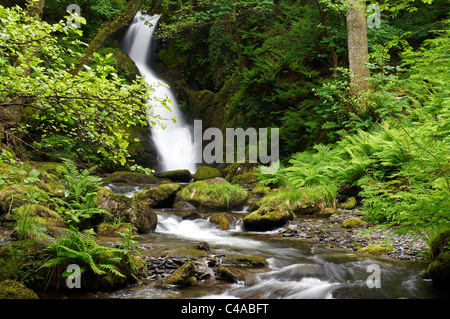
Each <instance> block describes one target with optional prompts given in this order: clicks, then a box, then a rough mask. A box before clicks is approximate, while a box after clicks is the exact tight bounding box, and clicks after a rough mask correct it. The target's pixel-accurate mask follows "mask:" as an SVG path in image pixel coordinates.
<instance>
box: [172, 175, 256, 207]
mask: <svg viewBox="0 0 450 319" xmlns="http://www.w3.org/2000/svg"><path fill="white" fill-rule="evenodd" d="M179 197H180V198H179V199H180V200H182V201H185V202H188V203H190V204H192V205H194V206H195V207H196V208H197V209H199V210H206V211H231V210H234V209H239V208H242V207H243V206H244V205H245V203H246V202H247V199H248V192H247V191H246V190H245V189H243V188H241V187H239V186H237V185H231V184H230V183H228V182H226V181H225V180H224V179H223V178H215V179H213V180H207V181H198V182H194V183H192V184H190V185H188V186H186V187H185V188H184V189H183V190H182V191H181V192H180V193H179Z"/></svg>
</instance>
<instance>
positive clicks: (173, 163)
mask: <svg viewBox="0 0 450 319" xmlns="http://www.w3.org/2000/svg"><path fill="white" fill-rule="evenodd" d="M160 17H161V16H160V15H154V16H149V15H147V14H143V13H141V12H138V13H137V14H136V16H135V17H134V20H133V22H132V24H131V25H130V27H129V29H128V30H127V32H126V34H125V36H124V38H123V40H122V43H121V48H122V50H123V51H124V52H126V53H128V55H129V56H130V58H131V59H132V60H133V61H134V62H135V64H136V66H137V67H138V69H139V72H140V74H141V75H142V76H144V80H145V82H146V83H147V84H148V85H149V86H150V87H152V88H153V89H154V91H153V92H152V93H151V97H152V98H151V99H150V100H149V101H148V104H149V106H150V107H149V113H150V115H151V116H160V119H159V122H160V123H161V124H162V125H161V126H155V125H150V126H151V137H152V140H153V143H154V145H155V146H156V151H157V152H158V159H159V162H160V166H161V167H160V169H161V170H162V171H170V170H176V169H188V170H190V171H191V172H192V173H194V172H195V170H196V165H195V163H194V146H193V141H192V138H191V136H192V135H191V131H190V126H189V125H187V123H186V122H185V121H184V119H183V114H182V112H181V110H180V108H179V105H178V102H177V99H176V97H175V94H174V93H173V91H172V90H171V89H170V88H169V87H168V85H167V84H166V83H165V82H164V81H163V80H161V79H160V78H159V77H158V76H157V74H156V73H155V72H154V70H152V68H151V62H152V59H153V57H154V55H155V50H156V47H155V42H154V41H153V34H154V32H155V30H156V28H157V25H158V21H159V19H160ZM142 18H144V20H143V19H142ZM155 98H157V99H159V100H163V99H165V98H168V99H169V100H170V101H171V104H170V103H169V104H168V106H169V108H170V110H168V109H167V108H166V107H165V106H163V105H162V104H161V103H160V102H159V101H155Z"/></svg>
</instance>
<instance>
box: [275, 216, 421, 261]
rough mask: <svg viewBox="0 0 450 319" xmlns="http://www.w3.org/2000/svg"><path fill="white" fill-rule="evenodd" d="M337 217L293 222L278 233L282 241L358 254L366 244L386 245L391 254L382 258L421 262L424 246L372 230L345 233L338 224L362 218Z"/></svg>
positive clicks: (346, 231) (300, 219)
mask: <svg viewBox="0 0 450 319" xmlns="http://www.w3.org/2000/svg"><path fill="white" fill-rule="evenodd" d="M340 211H341V213H340V214H333V215H331V216H330V217H329V218H328V219H325V218H323V219H317V218H297V219H296V220H295V221H292V222H291V223H290V224H289V226H287V227H285V228H284V229H282V230H281V231H280V232H279V235H281V236H282V237H284V238H288V239H300V240H305V241H309V242H316V243H320V244H324V245H327V246H328V247H330V248H342V249H346V250H350V251H358V250H359V249H361V248H362V247H365V246H367V245H370V244H376V243H378V244H386V243H387V242H388V243H390V244H391V245H392V246H393V248H394V249H393V251H392V252H389V253H386V254H385V255H384V256H386V257H391V258H397V259H401V260H413V259H421V258H422V257H423V256H422V252H423V251H425V250H426V249H427V245H426V243H425V242H424V241H423V240H421V239H415V238H413V237H411V236H408V235H394V234H392V233H391V230H389V229H387V230H379V229H377V230H373V231H371V232H369V233H368V234H367V235H364V234H363V233H362V232H361V231H362V230H366V229H367V228H366V227H364V228H352V229H346V228H343V227H342V223H343V221H344V220H346V219H347V218H349V217H360V218H363V217H362V216H363V214H362V213H361V212H360V211H355V210H340Z"/></svg>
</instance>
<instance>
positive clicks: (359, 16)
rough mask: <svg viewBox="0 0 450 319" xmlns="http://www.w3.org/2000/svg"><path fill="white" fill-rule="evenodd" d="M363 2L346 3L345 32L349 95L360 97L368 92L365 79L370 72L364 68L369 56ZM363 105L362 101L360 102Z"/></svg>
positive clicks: (356, 0)
mask: <svg viewBox="0 0 450 319" xmlns="http://www.w3.org/2000/svg"><path fill="white" fill-rule="evenodd" d="M365 12H366V3H365V0H348V2H347V31H348V60H349V69H350V78H351V84H352V88H351V94H353V95H355V96H357V97H358V98H359V97H361V93H362V92H365V91H367V90H369V88H370V86H369V83H368V82H367V78H368V77H369V76H370V71H369V69H368V68H367V66H366V63H367V62H368V61H367V56H368V54H369V49H368V43H367V25H366V14H365ZM361 102H362V103H364V101H363V99H362V100H361Z"/></svg>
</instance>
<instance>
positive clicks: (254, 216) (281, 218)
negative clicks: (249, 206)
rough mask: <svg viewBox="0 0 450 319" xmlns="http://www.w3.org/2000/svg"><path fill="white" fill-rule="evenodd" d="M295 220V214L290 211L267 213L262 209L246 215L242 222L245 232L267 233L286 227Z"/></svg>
mask: <svg viewBox="0 0 450 319" xmlns="http://www.w3.org/2000/svg"><path fill="white" fill-rule="evenodd" d="M293 219H295V214H294V213H293V212H290V211H267V210H265V209H264V208H259V209H258V210H256V211H254V212H252V213H250V214H247V215H246V216H245V217H244V218H243V219H242V221H243V222H244V227H245V228H246V229H247V230H253V231H267V230H272V229H275V228H278V227H282V226H284V225H286V224H287V223H288V222H289V221H290V220H293Z"/></svg>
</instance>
